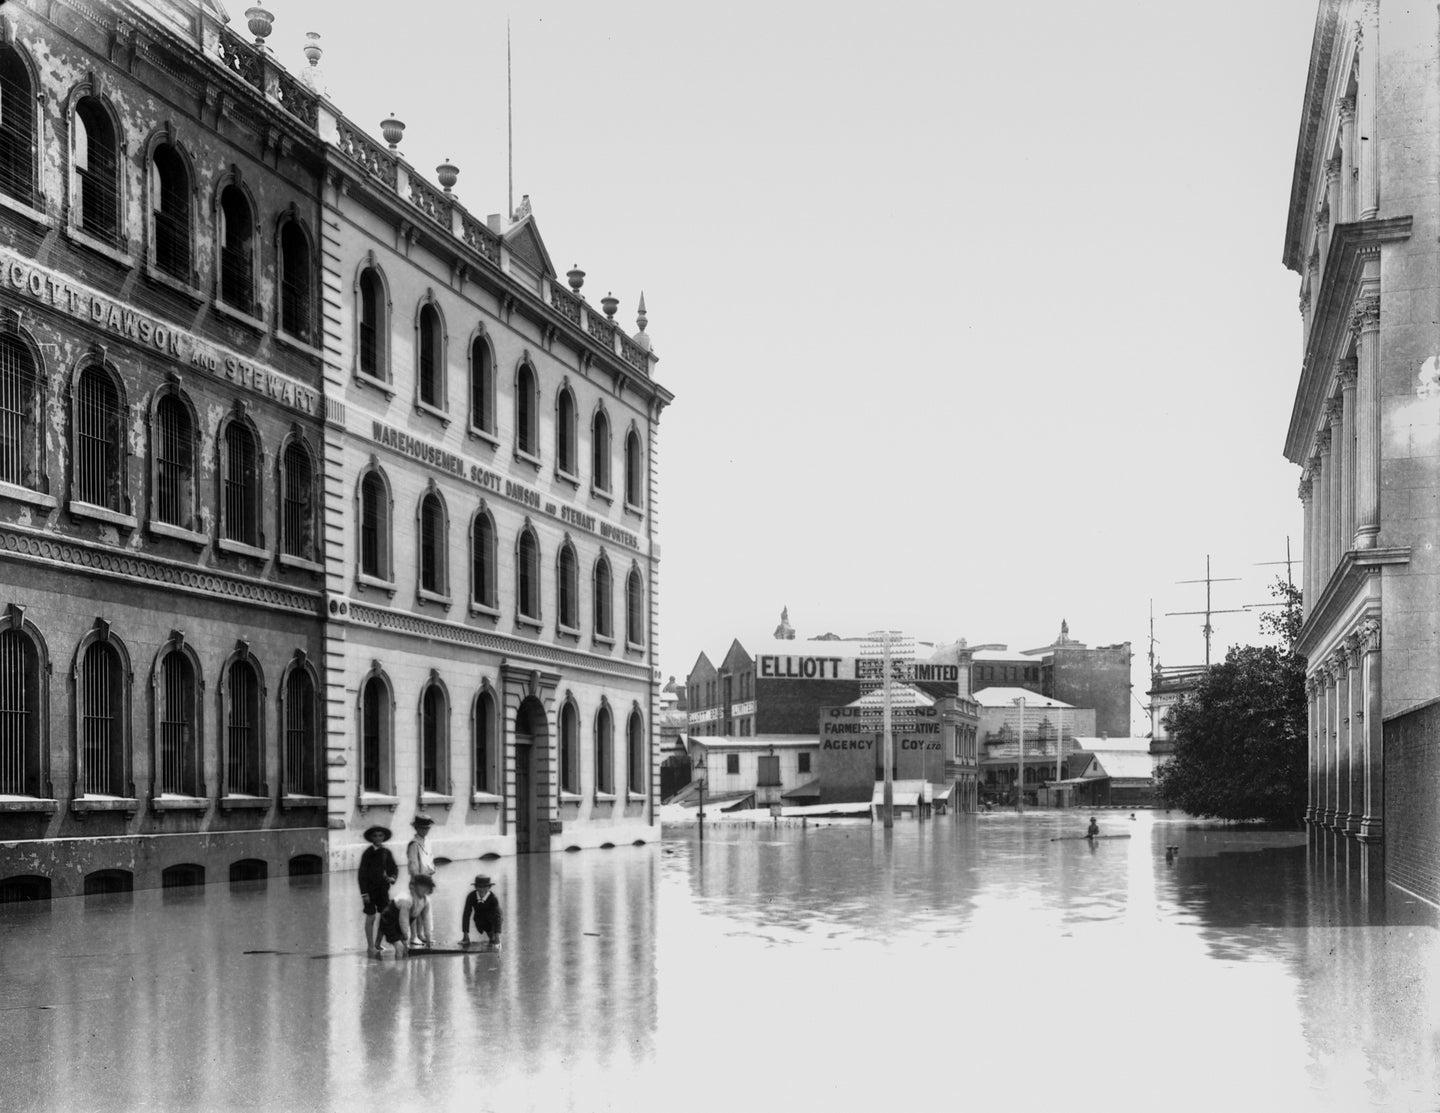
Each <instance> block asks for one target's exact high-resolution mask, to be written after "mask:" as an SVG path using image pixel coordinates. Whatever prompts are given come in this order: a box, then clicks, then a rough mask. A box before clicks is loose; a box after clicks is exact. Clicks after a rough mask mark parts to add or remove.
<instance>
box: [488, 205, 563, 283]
mask: <svg viewBox="0 0 1440 1113" xmlns="http://www.w3.org/2000/svg"><path fill="white" fill-rule="evenodd" d="M501 239H503V240H504V241H505V246H506V247H508V248H509V249H510V251H511V252H512V253H513V254H514V255H516V256H517V257H519V259H520V260H521V261H522V262H524V263H525V264H526V265H527V266H529V267H531V268H532V269H534V270H537V271H539V272H540V273H541V274H543V275H544V276H545V277H546V278H554V277H555V276H556V274H557V273H558V272H557V271H556V270H555V264H554V263H552V262H550V253H549V252H548V251H546V250H545V241H544V240H542V239H541V238H540V226H539V225H538V224H536V223H535V218H534V217H533V216H527V217H525V218H523V219H522V220H521V221H520V222H519V223H517V224H514V225H511V227H510V228H509V229H507V230H506V232H505V234H504V235H503V236H501Z"/></svg>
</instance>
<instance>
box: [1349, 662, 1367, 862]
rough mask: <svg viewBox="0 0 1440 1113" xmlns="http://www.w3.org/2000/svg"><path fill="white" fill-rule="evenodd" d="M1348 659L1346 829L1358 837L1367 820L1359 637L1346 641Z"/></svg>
mask: <svg viewBox="0 0 1440 1113" xmlns="http://www.w3.org/2000/svg"><path fill="white" fill-rule="evenodd" d="M1344 652H1345V658H1346V664H1347V668H1346V673H1345V676H1346V688H1345V692H1346V697H1345V698H1346V703H1347V706H1348V707H1349V712H1348V714H1349V726H1348V730H1347V732H1346V734H1347V741H1346V744H1347V746H1348V749H1349V755H1350V756H1349V761H1348V765H1349V769H1350V779H1349V797H1350V803H1349V812H1350V816H1349V821H1348V822H1347V824H1346V826H1345V830H1346V832H1347V833H1348V834H1350V835H1353V836H1356V837H1358V836H1359V834H1360V825H1361V821H1362V820H1363V819H1364V818H1365V733H1364V732H1365V684H1364V679H1365V677H1364V665H1363V658H1362V656H1361V653H1360V635H1359V634H1350V635H1349V636H1347V637H1346V639H1345V650H1344Z"/></svg>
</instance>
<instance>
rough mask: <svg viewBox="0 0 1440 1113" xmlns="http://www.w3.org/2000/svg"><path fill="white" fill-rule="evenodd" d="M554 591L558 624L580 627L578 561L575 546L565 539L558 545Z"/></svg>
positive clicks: (572, 627) (576, 628)
mask: <svg viewBox="0 0 1440 1113" xmlns="http://www.w3.org/2000/svg"><path fill="white" fill-rule="evenodd" d="M555 581H556V582H555V593H556V596H557V598H558V600H559V606H560V625H561V626H562V627H564V628H566V629H568V630H578V629H579V628H580V562H579V561H578V560H576V559H575V546H573V545H571V544H570V542H569V541H566V542H565V543H564V544H563V545H561V546H560V555H559V559H558V562H557V567H556V576H555Z"/></svg>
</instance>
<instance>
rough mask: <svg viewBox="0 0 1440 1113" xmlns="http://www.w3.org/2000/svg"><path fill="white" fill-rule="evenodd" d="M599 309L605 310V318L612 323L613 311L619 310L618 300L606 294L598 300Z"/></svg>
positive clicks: (612, 295)
mask: <svg viewBox="0 0 1440 1113" xmlns="http://www.w3.org/2000/svg"><path fill="white" fill-rule="evenodd" d="M600 308H601V309H603V310H605V316H607V317H609V318H610V320H612V321H613V320H614V319H615V310H617V309H619V308H620V299H619V298H617V297H616V296H615V295H614V294H606V295H605V296H604V297H603V298H601V299H600Z"/></svg>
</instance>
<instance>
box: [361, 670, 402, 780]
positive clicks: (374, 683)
mask: <svg viewBox="0 0 1440 1113" xmlns="http://www.w3.org/2000/svg"><path fill="white" fill-rule="evenodd" d="M393 706H394V705H393V702H392V700H391V696H390V685H389V684H387V683H386V681H385V678H384V677H383V676H382V675H380V674H379V673H371V674H370V675H369V676H368V677H366V678H365V681H364V683H363V684H362V685H361V688H360V789H361V791H362V792H375V793H381V794H389V793H390V791H391V785H392V780H391V772H390V768H391V746H390V735H391V726H392V723H393V720H394V712H393Z"/></svg>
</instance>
